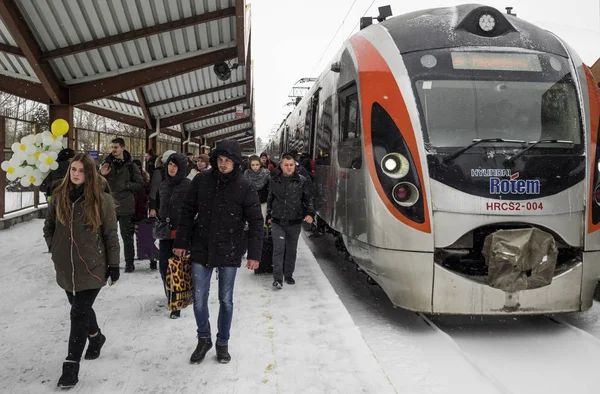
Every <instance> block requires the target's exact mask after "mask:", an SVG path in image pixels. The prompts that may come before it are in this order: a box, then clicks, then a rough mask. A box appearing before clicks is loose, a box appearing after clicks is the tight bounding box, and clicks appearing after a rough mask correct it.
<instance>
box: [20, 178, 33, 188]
mask: <svg viewBox="0 0 600 394" xmlns="http://www.w3.org/2000/svg"><path fill="white" fill-rule="evenodd" d="M30 185H31V181H30V180H29V177H26V176H24V177H23V178H21V186H23V187H28V186H30Z"/></svg>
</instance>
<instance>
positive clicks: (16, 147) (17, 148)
mask: <svg viewBox="0 0 600 394" xmlns="http://www.w3.org/2000/svg"><path fill="white" fill-rule="evenodd" d="M10 149H11V150H12V151H13V152H15V153H17V152H19V151H20V150H21V144H19V143H18V142H15V143H13V144H12V145H11V146H10Z"/></svg>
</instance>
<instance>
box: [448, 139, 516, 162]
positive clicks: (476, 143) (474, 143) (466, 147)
mask: <svg viewBox="0 0 600 394" xmlns="http://www.w3.org/2000/svg"><path fill="white" fill-rule="evenodd" d="M482 142H508V143H511V144H524V143H525V141H523V140H507V139H504V138H477V139H474V140H473V143H472V144H469V145H467V146H465V147H464V148H460V149H459V150H457V151H456V152H454V153H452V154H450V155H449V156H447V157H446V158H445V159H444V160H443V161H442V163H443V164H448V163H450V162H451V161H452V160H454V159H456V158H457V157H458V156H460V155H462V154H463V153H465V152H466V151H468V150H469V149H471V148H472V147H474V146H476V145H479V144H481V143H482Z"/></svg>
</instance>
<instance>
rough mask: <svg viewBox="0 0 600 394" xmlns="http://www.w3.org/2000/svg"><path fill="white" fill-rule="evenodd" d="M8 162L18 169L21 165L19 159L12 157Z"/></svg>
mask: <svg viewBox="0 0 600 394" xmlns="http://www.w3.org/2000/svg"><path fill="white" fill-rule="evenodd" d="M8 162H9V163H10V165H11V166H13V167H18V166H20V165H21V163H23V161H21V160H19V158H17V157H15V156H14V155H13V157H12V158H11V159H10V160H9V161H8Z"/></svg>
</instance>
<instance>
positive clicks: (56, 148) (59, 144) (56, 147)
mask: <svg viewBox="0 0 600 394" xmlns="http://www.w3.org/2000/svg"><path fill="white" fill-rule="evenodd" d="M62 148H63V142H62V141H59V140H58V139H56V140H54V142H53V143H52V145H50V150H51V151H55V152H57V153H58V152H59V151H60V150H61V149H62Z"/></svg>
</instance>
